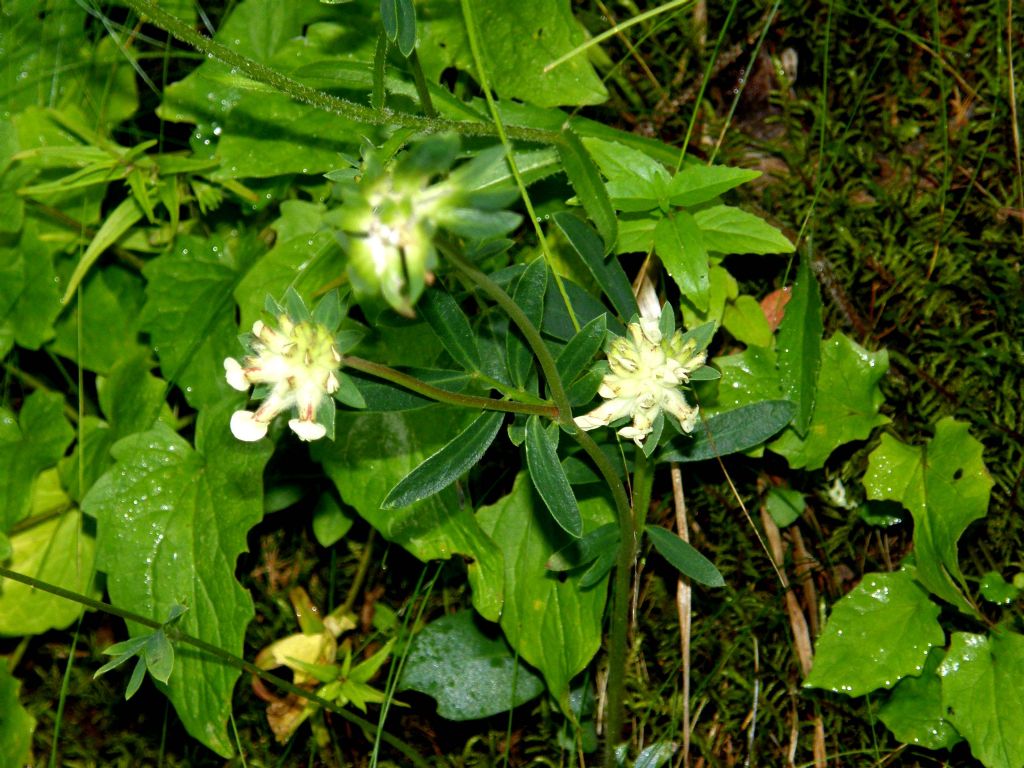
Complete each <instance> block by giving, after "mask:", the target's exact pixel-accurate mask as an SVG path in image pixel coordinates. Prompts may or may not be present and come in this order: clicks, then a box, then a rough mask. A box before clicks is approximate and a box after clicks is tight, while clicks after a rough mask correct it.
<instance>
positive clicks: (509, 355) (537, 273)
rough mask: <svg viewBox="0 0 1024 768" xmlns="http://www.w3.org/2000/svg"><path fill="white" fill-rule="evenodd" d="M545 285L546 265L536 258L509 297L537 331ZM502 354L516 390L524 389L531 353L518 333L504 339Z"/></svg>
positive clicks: (542, 310) (541, 314)
mask: <svg viewBox="0 0 1024 768" xmlns="http://www.w3.org/2000/svg"><path fill="white" fill-rule="evenodd" d="M547 284H548V272H547V266H546V265H545V264H544V259H537V260H535V261H533V262H532V263H531V264H530V265H529V266H528V267H527V268H526V270H525V271H524V272H523V274H522V276H521V277H520V278H519V282H518V283H517V284H516V290H515V293H514V294H513V297H512V298H513V300H514V301H515V303H516V304H518V305H519V308H520V309H522V310H523V312H524V313H525V314H526V316H527V317H528V318H529V319H530V322H532V323H533V325H534V326H535V327H536V328H540V326H541V323H542V321H543V320H544V290H545V288H547ZM505 355H506V359H507V360H508V370H509V373H510V374H511V375H512V381H513V382H514V383H515V385H516V386H517V387H523V386H525V385H526V382H527V380H528V379H529V377H530V368H531V366H532V364H533V353H532V352H531V351H530V348H529V347H528V346H527V345H526V342H525V341H524V340H523V338H522V336H521V335H520V333H519V332H518V331H516V332H514V333H509V334H508V336H506V337H505Z"/></svg>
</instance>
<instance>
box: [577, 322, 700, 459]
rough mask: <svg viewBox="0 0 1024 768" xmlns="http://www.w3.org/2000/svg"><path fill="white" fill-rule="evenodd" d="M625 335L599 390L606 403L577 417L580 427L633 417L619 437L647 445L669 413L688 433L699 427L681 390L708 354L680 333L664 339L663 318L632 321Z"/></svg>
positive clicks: (614, 346)
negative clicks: (656, 423)
mask: <svg viewBox="0 0 1024 768" xmlns="http://www.w3.org/2000/svg"><path fill="white" fill-rule="evenodd" d="M666 311H667V310H666ZM626 332H627V336H620V337H619V338H617V339H615V340H614V341H613V342H612V344H611V348H610V350H609V352H608V365H609V367H610V368H611V372H610V373H608V374H607V375H606V376H605V377H604V379H602V381H601V386H600V388H599V389H598V390H597V391H598V394H599V395H601V397H603V398H605V402H603V403H601V405H599V406H598V407H597V408H595V409H594V410H592V411H591V412H590V413H587V414H585V415H583V416H577V417H576V419H575V421H576V426H578V427H579V428H580V429H584V430H591V429H596V428H597V427H606V426H608V425H609V424H611V423H613V422H615V421H618V420H619V419H624V418H626V417H629V418H631V419H632V420H633V421H632V423H630V424H628V425H626V426H625V427H622V428H621V429H620V430H619V431H618V433H619V435H621V436H622V437H624V438H626V439H628V440H632V441H633V442H634V443H636V444H637V445H638V446H642V445H643V441H644V439H645V438H646V437H647V436H648V435H649V434H650V433H651V431H652V430H653V428H654V421H655V419H656V418H657V417H658V414H659V413H660V412H661V411H662V410H664V411H666V412H668V413H670V414H672V415H673V416H675V417H676V419H677V420H678V421H679V426H680V427H681V428H682V429H683V431H684V432H691V431H692V430H693V428H694V426H695V424H696V423H697V407H696V406H693V405H690V404H689V403H688V402H687V401H686V397H685V396H684V395H683V393H682V391H680V389H679V387H680V386H682V385H683V384H686V383H688V382H689V380H690V374H692V373H693V372H694V371H695V370H697V369H698V368H700V367H701V366H702V365H704V361H705V359H706V357H707V353H706V352H700V353H697V352H696V349H697V342H696V341H695V340H693V339H690V340H687V341H684V340H683V335H682V333H680V332H679V331H676V332H675V333H674V334H673V335H672V337H671V338H668V339H666V338H663V337H662V333H661V330H660V327H659V322H658V318H646V317H645V318H641V319H640V320H638V321H637V322H633V323H630V324H629V326H628V327H627V330H626Z"/></svg>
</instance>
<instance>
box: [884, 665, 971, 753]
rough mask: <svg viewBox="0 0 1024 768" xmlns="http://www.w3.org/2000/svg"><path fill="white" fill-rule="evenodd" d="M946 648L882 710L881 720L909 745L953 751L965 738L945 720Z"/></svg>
mask: <svg viewBox="0 0 1024 768" xmlns="http://www.w3.org/2000/svg"><path fill="white" fill-rule="evenodd" d="M944 653H945V652H944V650H943V649H942V648H932V649H931V650H930V651H929V652H928V658H927V659H926V660H925V663H924V669H922V670H921V674H920V675H918V676H917V677H904V678H903V679H902V680H900V681H899V683H897V684H896V687H895V688H893V689H892V696H890V697H889V699H888V700H887V701H886V702H885V703H884V704H882V706H881V707H880V708H879V710H878V719H879V720H881V721H882V722H883V723H885V725H886V727H887V728H888V729H889V730H890V731H892V734H893V736H895V737H896V738H897V739H899V740H900V741H902V742H903V743H905V744H916V745H918V746H921V747H925V748H926V749H949V748H950V747H952V746H953V745H954V744H956V743H957V742H960V741H963V738H962V737H961V736H960V734H959V733H957V732H956V729H955V728H954V727H953V726H952V725H951V724H950V722H949V721H948V720H946V718H945V717H944V716H943V709H942V681H941V679H940V678H939V676H938V674H937V673H938V669H939V664H940V663H941V661H942V657H943V655H944Z"/></svg>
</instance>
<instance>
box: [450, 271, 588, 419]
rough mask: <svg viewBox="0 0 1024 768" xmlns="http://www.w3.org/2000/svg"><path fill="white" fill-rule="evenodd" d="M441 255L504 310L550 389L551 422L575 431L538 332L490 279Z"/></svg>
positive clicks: (566, 398) (569, 407) (562, 388)
mask: <svg viewBox="0 0 1024 768" xmlns="http://www.w3.org/2000/svg"><path fill="white" fill-rule="evenodd" d="M445 255H446V256H447V258H448V259H449V260H450V261H451V262H452V263H453V264H454V265H455V266H456V267H457V268H458V270H459V271H460V272H462V274H464V275H465V276H466V277H468V278H469V279H470V280H471V281H472V282H473V283H474V284H476V285H477V286H478V287H479V288H480V290H482V291H483V292H484V293H486V294H487V295H488V296H490V297H491V298H492V299H494V301H495V303H497V305H498V306H499V307H501V308H502V309H503V310H505V314H507V315H508V316H509V319H511V320H512V322H513V323H515V324H516V326H517V327H518V328H519V330H520V331H522V332H523V336H524V337H525V338H526V343H527V344H528V345H529V346H530V350H531V351H532V352H533V354H534V355H535V356H536V358H537V362H538V363H540V367H541V370H542V371H544V377H545V378H546V379H547V382H548V386H549V387H551V398H552V399H553V400H554V401H555V406H557V409H558V412H557V413H556V414H555V415H554V416H551V418H552V419H553V420H555V421H557V422H558V423H559V424H561V425H562V426H563V427H566V428H567V429H568V430H571V431H575V430H576V425H575V424H574V423H573V420H572V405H571V404H570V403H569V396H568V395H567V394H566V392H565V385H564V384H563V383H562V377H561V376H560V375H559V373H558V367H557V366H556V365H555V358H554V357H553V356H552V355H551V352H550V350H548V348H547V345H546V344H544V340H543V339H542V338H541V337H540V331H539V330H537V327H536V326H535V325H534V324H533V322H532V321H531V320H530V318H528V317H527V316H526V313H525V312H523V310H522V309H521V308H520V306H519V305H518V304H516V303H515V301H514V300H513V299H512V297H511V296H509V295H508V294H507V293H506V292H505V291H504V290H503V289H502V287H501V286H500V285H498V284H497V283H495V282H494V281H493V280H491V278H489V277H488V276H487V275H485V274H484V273H483V272H481V271H480V270H479V269H477V268H476V267H474V266H473V265H472V264H470V263H469V262H468V261H466V260H465V259H463V258H462V257H461V256H458V255H456V254H455V253H451V252H448V253H446V254H445ZM531 412H533V411H531ZM524 413H525V411H524ZM542 415H547V414H542Z"/></svg>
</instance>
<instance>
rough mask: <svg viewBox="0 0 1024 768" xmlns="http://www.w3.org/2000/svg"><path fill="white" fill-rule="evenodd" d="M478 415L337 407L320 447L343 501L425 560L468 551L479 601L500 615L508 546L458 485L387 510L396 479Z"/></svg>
mask: <svg viewBox="0 0 1024 768" xmlns="http://www.w3.org/2000/svg"><path fill="white" fill-rule="evenodd" d="M470 415H471V414H469V413H467V412H466V411H464V410H461V409H455V408H447V407H442V406H433V407H429V408H420V409H419V410H415V411H397V412H395V411H390V412H374V413H365V412H361V413H346V412H341V411H339V412H338V415H337V421H336V429H337V437H336V438H335V441H334V443H332V444H327V443H323V441H321V442H320V443H319V444H317V445H315V446H314V448H313V456H314V458H315V459H316V460H317V461H319V462H320V463H321V464H322V465H323V467H324V470H325V471H326V472H327V475H328V477H330V478H331V480H332V481H333V482H334V484H335V486H336V487H337V489H338V492H339V493H340V494H341V498H342V500H343V501H344V502H345V503H346V504H348V505H350V506H352V507H354V508H355V509H356V511H357V512H358V513H359V514H360V516H362V517H363V519H365V520H366V521H367V522H368V523H370V525H372V526H373V527H374V528H376V529H377V530H378V531H380V533H381V534H382V535H383V536H384V538H386V539H388V540H389V541H393V542H395V543H396V544H399V545H400V546H402V547H405V549H407V550H408V551H409V552H410V553H411V554H412V555H413V556H414V557H418V558H419V559H421V560H424V561H426V560H432V559H435V558H436V559H448V558H450V557H453V556H455V555H464V556H466V557H467V558H468V559H469V560H470V561H469V562H468V563H467V566H466V570H467V572H468V576H469V583H470V585H471V586H472V588H473V605H474V606H475V607H476V609H477V610H478V611H479V612H480V614H481V615H483V616H484V617H486V618H488V619H490V620H492V621H493V620H496V619H497V617H498V614H499V613H500V611H501V605H502V599H503V584H502V578H503V575H502V566H501V553H500V551H499V550H498V548H497V546H496V545H495V544H494V542H492V541H491V540H490V539H489V538H488V537H487V536H486V535H485V534H484V532H483V531H482V530H481V528H480V526H479V525H478V524H477V522H476V520H475V519H474V518H473V515H472V513H471V512H470V511H469V510H468V509H466V507H465V505H464V504H462V503H460V500H459V497H458V494H456V492H455V489H454V488H451V487H449V488H446V489H444V490H442V491H441V492H440V493H438V494H436V495H434V496H431V497H429V498H427V499H424V500H423V501H420V502H417V503H415V504H412V505H410V506H408V507H405V508H402V509H389V510H382V509H381V508H380V505H381V502H382V501H383V499H384V496H385V495H386V494H387V492H388V490H389V489H391V488H392V487H394V485H395V483H397V482H398V481H399V480H401V479H402V478H403V477H405V476H406V475H408V474H409V473H410V472H411V471H412V470H413V469H415V468H416V467H417V466H418V465H419V464H421V463H422V462H423V460H424V459H426V458H427V457H428V456H430V455H431V454H433V453H436V452H437V451H438V450H439V449H440V448H441V447H442V446H443V445H445V443H448V442H450V441H451V439H452V438H453V437H455V435H456V434H458V432H459V431H460V430H462V429H463V428H465V426H466V424H467V417H468V416H470Z"/></svg>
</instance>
